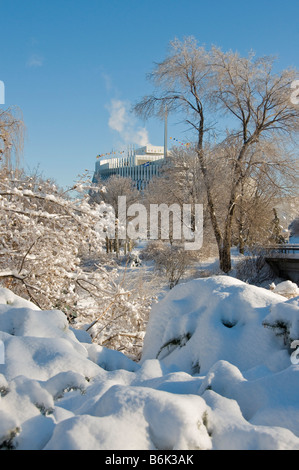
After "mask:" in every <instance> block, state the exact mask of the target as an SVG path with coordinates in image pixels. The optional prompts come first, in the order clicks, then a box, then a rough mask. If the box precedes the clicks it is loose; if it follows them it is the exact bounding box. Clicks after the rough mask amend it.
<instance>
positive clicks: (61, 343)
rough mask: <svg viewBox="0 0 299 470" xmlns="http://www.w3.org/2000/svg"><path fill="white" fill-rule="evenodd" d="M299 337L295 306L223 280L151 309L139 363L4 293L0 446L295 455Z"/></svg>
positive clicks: (0, 301)
mask: <svg viewBox="0 0 299 470" xmlns="http://www.w3.org/2000/svg"><path fill="white" fill-rule="evenodd" d="M296 339H299V297H296V298H292V299H289V300H288V299H286V298H285V297H283V296H280V295H278V294H275V293H274V292H271V291H269V290H266V289H263V288H259V287H255V286H251V285H248V284H245V283H243V282H241V281H238V280H236V279H234V278H231V277H229V276H215V277H210V278H205V279H196V280H192V281H190V282H187V283H185V284H180V285H178V286H177V287H175V288H174V289H172V290H171V291H170V292H169V294H168V295H167V296H166V297H165V298H164V299H163V300H162V301H160V302H159V303H158V304H156V305H155V306H154V307H153V310H152V313H151V316H150V320H149V324H148V328H147V332H146V335H145V343H144V351H143V356H142V360H141V362H140V363H135V362H133V361H132V360H130V359H129V358H127V357H126V356H124V355H123V354H122V353H120V352H117V351H112V350H108V349H105V348H102V347H100V346H98V345H95V344H92V342H91V340H90V337H89V336H88V334H87V333H86V332H84V331H80V330H74V329H72V328H70V326H69V325H68V322H67V320H66V318H65V316H64V314H63V313H62V312H60V311H41V310H39V309H38V308H37V307H35V306H34V305H32V304H31V303H30V302H28V301H25V300H23V299H20V298H19V297H17V296H16V295H14V294H13V293H12V292H10V291H9V290H7V289H0V446H1V448H3V449H7V448H15V449H20V450H21V449H34V450H37V449H46V450H54V449H55V450H56V449H57V450H59V449H63V450H72V449H84V450H87V449H104V450H120V449H130V450H144V449H145V450H153V449H161V450H168V449H171V450H175V449H177V450H185V449H204V450H217V449H223V450H224V449H233V450H237V449H244V450H246V449H257V450H268V449H279V450H282V449H296V450H299V396H298V390H299V365H297V360H293V362H292V360H291V359H292V358H294V355H293V354H294V350H292V349H291V344H292V342H293V341H294V340H296ZM1 362H2V364H1Z"/></svg>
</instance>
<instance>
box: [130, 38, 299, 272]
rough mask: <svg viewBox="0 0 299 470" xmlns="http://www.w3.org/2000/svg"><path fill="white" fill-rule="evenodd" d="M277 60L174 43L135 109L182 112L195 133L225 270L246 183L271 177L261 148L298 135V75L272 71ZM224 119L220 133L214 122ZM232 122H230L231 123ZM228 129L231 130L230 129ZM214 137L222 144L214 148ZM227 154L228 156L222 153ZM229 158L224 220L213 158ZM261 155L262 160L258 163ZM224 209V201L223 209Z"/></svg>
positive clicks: (144, 113)
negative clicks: (255, 175) (257, 176)
mask: <svg viewBox="0 0 299 470" xmlns="http://www.w3.org/2000/svg"><path fill="white" fill-rule="evenodd" d="M273 66H274V60H273V59H272V58H269V57H266V58H255V56H254V54H252V53H250V54H249V56H248V57H246V58H243V57H240V56H239V54H237V53H233V52H227V53H225V52H222V51H221V50H220V49H219V48H216V47H212V48H211V50H209V51H207V50H206V49H205V48H204V47H198V45H197V43H196V41H195V39H194V38H187V39H185V40H183V41H179V40H175V41H173V42H172V43H171V49H170V53H169V55H168V57H166V59H165V60H164V61H162V62H161V63H158V64H157V65H156V67H155V69H154V70H153V72H152V73H151V75H150V78H151V79H152V81H153V83H154V85H155V86H156V89H155V91H154V93H153V94H152V95H150V96H145V97H144V98H143V99H142V100H141V101H140V102H139V103H137V105H136V106H135V111H136V112H137V113H138V114H140V115H142V116H143V117H148V116H150V115H160V116H162V115H163V113H164V109H165V106H167V109H168V111H169V112H178V111H179V112H180V113H181V114H180V115H184V117H185V121H186V123H187V124H188V126H189V127H191V128H192V129H193V130H194V132H195V135H196V146H195V150H196V153H197V158H198V162H199V167H200V172H201V175H202V178H203V183H204V188H205V193H206V198H207V207H208V211H209V215H210V219H211V224H212V227H213V232H214V236H215V238H216V242H217V245H218V252H219V259H220V268H221V269H222V270H223V271H224V272H229V271H230V269H231V255H230V248H231V244H232V227H233V222H234V216H235V211H236V202H237V200H238V198H239V195H240V191H241V184H242V181H243V180H244V179H247V178H249V176H251V175H252V172H253V169H254V170H255V172H258V171H262V172H267V171H268V170H267V168H269V167H271V162H269V161H267V160H265V159H262V160H260V155H261V152H262V146H263V145H264V144H265V143H267V142H269V141H271V140H273V137H274V136H279V137H280V139H283V138H284V137H287V138H290V137H291V136H293V135H294V134H295V133H297V132H298V129H299V109H298V107H296V106H294V105H292V103H291V101H290V95H291V92H290V90H291V88H290V86H291V83H292V82H293V80H294V79H295V71H293V70H284V71H282V72H281V73H279V74H277V73H274V71H273ZM217 118H221V120H220V121H219V124H218V127H216V124H215V121H216V119H217ZM226 118H227V120H226ZM227 126H229V128H228V127H227ZM211 131H213V132H214V133H215V135H216V136H217V139H218V142H217V144H216V145H214V146H213V147H212V146H211V144H210V137H211ZM221 152H222V154H221ZM212 155H214V157H215V156H216V158H217V157H220V156H221V155H223V156H224V158H225V161H226V173H225V175H222V178H223V177H224V178H225V179H226V180H227V192H228V198H227V202H226V204H225V211H224V212H223V211H222V213H221V217H220V218H219V216H217V212H218V213H219V211H217V201H216V200H215V196H214V188H213V172H214V170H215V169H214V168H213V167H211V165H210V161H211V156H212ZM257 155H259V157H258V158H257ZM222 206H223V203H222Z"/></svg>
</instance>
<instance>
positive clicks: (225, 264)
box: [218, 240, 232, 274]
mask: <svg viewBox="0 0 299 470" xmlns="http://www.w3.org/2000/svg"><path fill="white" fill-rule="evenodd" d="M230 249H231V245H230V243H228V242H227V241H225V240H224V242H223V245H222V246H221V247H218V251H219V266H220V269H221V271H223V272H224V273H225V274H227V273H229V271H230V270H231V269H232V263H231V253H230Z"/></svg>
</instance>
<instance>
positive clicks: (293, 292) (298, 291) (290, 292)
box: [270, 281, 299, 298]
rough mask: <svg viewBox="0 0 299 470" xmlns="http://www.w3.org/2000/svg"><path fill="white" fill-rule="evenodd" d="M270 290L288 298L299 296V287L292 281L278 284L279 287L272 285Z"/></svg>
mask: <svg viewBox="0 0 299 470" xmlns="http://www.w3.org/2000/svg"><path fill="white" fill-rule="evenodd" d="M270 289H271V290H273V292H274V293H275V294H279V295H283V296H284V297H287V298H291V297H297V296H299V287H298V286H297V284H296V283H295V282H292V281H283V282H280V283H279V284H277V286H276V285H275V284H274V283H272V284H271V286H270Z"/></svg>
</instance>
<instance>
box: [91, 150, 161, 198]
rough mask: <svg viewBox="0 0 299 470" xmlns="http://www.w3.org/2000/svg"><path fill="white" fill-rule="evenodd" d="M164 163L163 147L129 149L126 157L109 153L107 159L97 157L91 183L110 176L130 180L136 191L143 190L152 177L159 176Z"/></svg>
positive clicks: (100, 156) (103, 156) (102, 156)
mask: <svg viewBox="0 0 299 470" xmlns="http://www.w3.org/2000/svg"><path fill="white" fill-rule="evenodd" d="M164 161H165V155H164V147H163V146H162V147H161V146H154V145H146V146H144V147H141V148H138V149H136V150H135V149H132V148H131V149H129V150H128V153H127V155H126V156H123V154H117V152H111V153H110V155H109V156H108V157H106V158H105V155H99V156H98V160H97V162H96V165H95V173H94V177H93V182H94V183H96V182H98V181H105V180H107V179H108V178H109V177H110V176H113V175H119V176H121V177H124V178H131V179H132V181H133V184H134V185H135V186H136V188H137V189H139V190H142V189H145V187H146V186H147V184H148V183H149V181H150V180H151V179H152V178H153V177H154V176H159V174H160V170H161V166H162V164H163V163H164Z"/></svg>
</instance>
